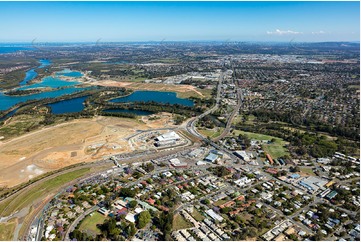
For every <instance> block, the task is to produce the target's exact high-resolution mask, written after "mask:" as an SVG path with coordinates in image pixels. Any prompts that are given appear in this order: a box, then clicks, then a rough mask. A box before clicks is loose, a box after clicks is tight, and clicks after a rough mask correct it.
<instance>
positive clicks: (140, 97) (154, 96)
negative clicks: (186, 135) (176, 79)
mask: <svg viewBox="0 0 361 242" xmlns="http://www.w3.org/2000/svg"><path fill="white" fill-rule="evenodd" d="M152 101H154V102H157V103H164V104H166V103H169V104H180V105H184V106H189V107H191V106H193V105H194V103H193V101H191V100H189V99H183V98H178V97H177V94H176V93H175V92H157V91H135V92H133V93H132V94H130V95H129V96H125V97H120V98H115V99H112V100H110V102H114V103H128V102H152Z"/></svg>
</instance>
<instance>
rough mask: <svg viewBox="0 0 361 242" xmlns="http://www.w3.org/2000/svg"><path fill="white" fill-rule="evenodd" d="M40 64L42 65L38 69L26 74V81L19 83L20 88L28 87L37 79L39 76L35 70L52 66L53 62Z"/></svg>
mask: <svg viewBox="0 0 361 242" xmlns="http://www.w3.org/2000/svg"><path fill="white" fill-rule="evenodd" d="M39 63H40V66H38V67H37V68H34V69H31V70H28V71H27V72H25V78H24V80H22V81H21V82H20V83H19V85H20V86H24V85H26V84H27V83H28V82H29V81H31V80H33V79H34V78H36V77H37V76H38V73H37V72H36V71H35V69H40V68H44V67H47V66H49V65H50V64H51V62H50V61H49V60H40V61H39Z"/></svg>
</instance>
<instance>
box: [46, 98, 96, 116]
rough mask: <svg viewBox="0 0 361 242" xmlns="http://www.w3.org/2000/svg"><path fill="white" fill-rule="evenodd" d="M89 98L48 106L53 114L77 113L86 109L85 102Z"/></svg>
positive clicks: (73, 99) (64, 101)
mask: <svg viewBox="0 0 361 242" xmlns="http://www.w3.org/2000/svg"><path fill="white" fill-rule="evenodd" d="M87 97H89V96H83V97H77V98H72V99H68V100H63V101H59V102H55V103H50V104H48V106H49V107H51V113H52V114H63V113H77V112H81V111H83V109H84V104H83V103H84V101H85V99H86V98H87Z"/></svg>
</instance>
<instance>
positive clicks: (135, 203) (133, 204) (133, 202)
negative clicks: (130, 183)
mask: <svg viewBox="0 0 361 242" xmlns="http://www.w3.org/2000/svg"><path fill="white" fill-rule="evenodd" d="M137 205H138V202H137V201H135V200H132V201H130V202H129V203H128V206H129V207H130V208H135V207H136V206H137Z"/></svg>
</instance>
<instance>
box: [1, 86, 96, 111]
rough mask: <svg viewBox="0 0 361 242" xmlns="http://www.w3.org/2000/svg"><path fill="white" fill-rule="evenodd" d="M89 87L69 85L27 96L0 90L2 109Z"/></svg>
mask: <svg viewBox="0 0 361 242" xmlns="http://www.w3.org/2000/svg"><path fill="white" fill-rule="evenodd" d="M87 89H89V88H77V87H69V88H64V89H58V90H54V91H49V92H42V93H36V94H30V95H26V96H6V95H4V93H1V92H0V110H6V109H9V108H11V107H12V106H14V105H16V104H18V103H21V102H25V101H28V100H39V99H44V98H56V97H60V96H63V95H67V94H73V93H76V92H80V91H84V90H87Z"/></svg>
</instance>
